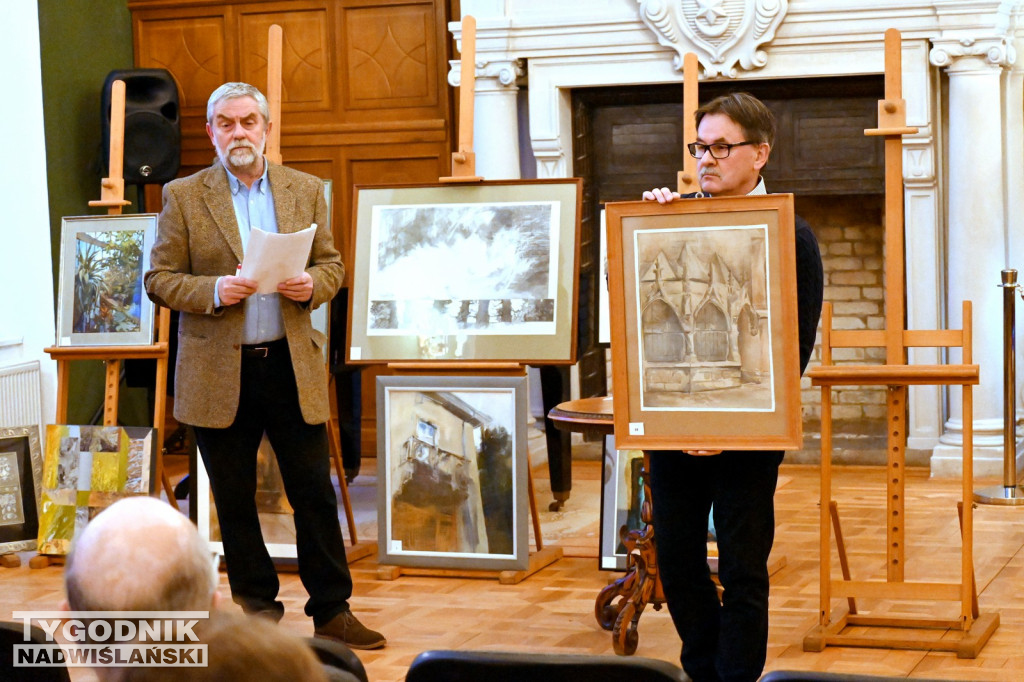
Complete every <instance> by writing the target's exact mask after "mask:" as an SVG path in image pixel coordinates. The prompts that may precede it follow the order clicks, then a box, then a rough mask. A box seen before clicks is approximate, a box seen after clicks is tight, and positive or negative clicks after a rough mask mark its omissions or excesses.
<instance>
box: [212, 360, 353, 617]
mask: <svg viewBox="0 0 1024 682" xmlns="http://www.w3.org/2000/svg"><path fill="white" fill-rule="evenodd" d="M270 345H271V346H272V349H271V351H270V353H269V355H268V356H267V357H266V358H251V357H245V356H243V358H242V378H241V396H240V399H239V405H238V413H237V414H236V415H235V421H234V423H233V424H232V425H231V426H229V427H228V428H226V429H210V428H198V427H197V428H196V429H195V432H196V443H197V445H198V446H199V451H200V453H201V454H202V457H203V462H204V463H205V464H206V470H207V472H209V475H210V488H211V490H212V492H213V499H214V503H215V504H216V506H217V517H218V519H219V522H220V530H221V536H222V538H223V542H224V559H225V561H226V562H227V570H228V582H229V583H230V584H231V595H232V598H233V599H234V600H235V601H236V602H238V603H239V604H241V605H242V606H243V607H244V608H245V609H246V610H248V611H271V612H273V613H276V614H282V613H283V612H284V605H283V604H282V603H281V602H280V601H278V599H277V593H278V590H279V588H280V583H279V581H278V578H277V571H276V569H275V568H274V562H273V560H272V559H271V558H270V555H269V553H268V552H267V548H266V545H265V544H264V542H263V535H262V533H261V531H260V522H259V517H258V515H257V511H256V501H255V495H256V453H257V450H258V449H259V445H260V440H261V439H262V437H263V433H264V431H266V434H267V438H268V439H269V440H270V444H271V446H273V448H274V452H275V454H276V455H277V462H278V465H279V467H280V469H281V479H282V482H283V483H284V489H285V493H286V494H287V496H288V501H289V503H290V504H291V506H292V508H293V509H294V510H295V533H296V540H295V542H296V549H297V554H298V564H299V577H300V578H301V580H302V584H303V585H304V586H305V588H306V591H307V592H308V593H309V600H308V601H307V602H306V609H305V610H306V615H308V616H311V617H312V618H313V623H314V625H315V626H317V627H319V626H321V625H323V624H325V623H327V622H328V621H329V620H331V618H333V617H334V616H336V615H337V614H338V613H341V612H342V611H345V610H347V609H348V600H349V598H350V597H351V596H352V576H351V575H350V574H349V570H348V563H347V561H346V559H345V543H344V540H343V539H342V536H341V526H340V525H339V523H338V502H337V498H336V497H335V494H334V486H333V485H332V484H331V472H330V457H329V451H328V446H327V428H326V426H325V425H324V424H313V425H310V424H307V423H306V422H305V421H304V420H303V418H302V413H301V411H300V409H299V398H298V392H297V390H296V386H295V374H294V371H293V370H292V364H291V359H290V357H289V355H288V345H287V343H286V342H284V341H280V342H275V343H274V344H270Z"/></svg>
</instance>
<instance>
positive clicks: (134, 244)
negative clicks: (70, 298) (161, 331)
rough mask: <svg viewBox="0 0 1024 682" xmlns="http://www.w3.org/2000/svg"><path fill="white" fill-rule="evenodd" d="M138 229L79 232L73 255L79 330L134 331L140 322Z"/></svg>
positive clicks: (140, 259) (76, 313)
mask: <svg viewBox="0 0 1024 682" xmlns="http://www.w3.org/2000/svg"><path fill="white" fill-rule="evenodd" d="M142 237H143V235H142V233H141V232H138V231H131V230H119V231H117V232H82V233H79V234H78V239H77V241H78V248H77V249H76V258H75V313H74V320H73V322H72V328H73V329H74V331H75V332H77V333H79V334H86V333H98V332H135V331H139V328H140V325H141V324H142V309H141V308H142V274H143V273H142V272H140V267H141V265H142Z"/></svg>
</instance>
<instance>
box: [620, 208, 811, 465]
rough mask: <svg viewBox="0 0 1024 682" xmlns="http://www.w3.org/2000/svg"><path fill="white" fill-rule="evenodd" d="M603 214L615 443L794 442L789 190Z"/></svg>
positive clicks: (795, 348) (795, 353)
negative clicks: (605, 223)
mask: <svg viewBox="0 0 1024 682" xmlns="http://www.w3.org/2000/svg"><path fill="white" fill-rule="evenodd" d="M605 211H606V214H607V229H608V266H609V268H608V274H609V290H610V294H611V300H610V310H611V323H612V327H611V332H612V336H611V338H612V370H613V382H614V385H615V391H614V393H613V396H614V413H615V440H616V442H617V443H618V447H619V448H624V449H631V448H639V449H645V450H720V449H733V450H793V449H799V448H800V447H801V445H802V440H803V436H802V430H801V428H802V426H801V414H800V357H799V355H800V351H799V337H798V325H797V298H796V253H795V245H794V213H793V196H792V195H791V194H771V195H765V196H745V197H725V198H703V199H686V200H683V201H675V202H672V203H670V204H665V205H661V204H658V203H657V202H653V201H631V202H617V203H615V202H613V203H609V204H607V205H606V206H605Z"/></svg>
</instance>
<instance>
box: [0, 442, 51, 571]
mask: <svg viewBox="0 0 1024 682" xmlns="http://www.w3.org/2000/svg"><path fill="white" fill-rule="evenodd" d="M42 480H43V457H42V453H41V450H40V448H39V427H38V426H36V425H34V424H33V425H32V426H6V427H0V554H9V553H11V552H25V551H30V550H33V549H35V548H36V538H37V536H38V535H39V507H40V495H41V484H42Z"/></svg>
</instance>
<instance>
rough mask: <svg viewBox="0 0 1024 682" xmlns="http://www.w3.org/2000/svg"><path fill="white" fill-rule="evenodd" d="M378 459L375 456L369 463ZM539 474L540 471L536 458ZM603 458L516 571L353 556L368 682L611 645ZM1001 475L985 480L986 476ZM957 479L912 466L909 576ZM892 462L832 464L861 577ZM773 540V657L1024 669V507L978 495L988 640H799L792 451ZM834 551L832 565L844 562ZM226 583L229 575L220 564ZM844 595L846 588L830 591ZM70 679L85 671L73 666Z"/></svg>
mask: <svg viewBox="0 0 1024 682" xmlns="http://www.w3.org/2000/svg"><path fill="white" fill-rule="evenodd" d="M371 467H372V463H371ZM537 473H538V475H543V472H542V470H541V469H540V468H538V470H537ZM599 478H600V466H599V463H598V462H594V461H589V462H588V461H583V462H576V463H575V464H574V489H573V494H572V497H571V498H570V500H569V502H568V504H567V506H566V508H565V509H564V510H563V511H562V512H554V513H552V512H547V511H546V505H547V503H548V502H549V501H550V496H549V495H548V494H547V493H546V484H547V481H545V480H543V479H540V480H538V481H537V484H538V503H539V505H540V506H541V508H542V509H545V511H544V512H543V513H542V523H543V528H544V529H545V530H544V533H545V535H546V536H547V542H549V543H553V544H561V545H563V546H564V547H565V550H566V555H567V556H566V557H565V558H563V559H561V560H560V561H558V562H557V563H555V564H554V565H552V566H550V567H548V568H546V569H543V570H542V571H541V572H539V573H537V574H536V575H534V576H532V577H530V578H528V579H527V580H525V581H524V582H522V583H520V584H518V585H501V584H499V583H498V581H497V580H480V579H476V580H474V579H463V578H424V577H409V576H404V577H401V578H399V579H398V580H394V581H382V580H378V579H377V577H376V569H377V562H376V560H375V559H374V558H367V559H362V560H360V561H357V562H355V563H354V564H353V565H352V573H353V576H354V578H355V595H354V598H353V600H352V605H353V609H354V611H355V612H356V613H357V615H358V616H359V617H360V619H362V620H363V621H364V622H365V623H366V624H367V625H370V626H371V627H375V628H378V629H380V630H381V631H383V632H384V633H385V634H386V635H387V637H388V641H389V644H388V646H387V647H386V648H384V649H381V650H379V651H370V652H359V656H360V658H361V659H362V661H363V662H364V664H365V666H366V669H367V672H368V674H369V677H370V679H371V680H372V681H374V682H387V681H391V680H403V679H404V676H405V672H406V670H407V669H408V667H409V664H410V663H411V662H412V660H413V658H414V657H415V656H416V655H417V654H418V653H420V652H421V651H424V650H427V649H437V648H451V649H488V650H514V651H534V652H573V653H595V654H610V653H612V645H611V635H610V633H608V632H606V631H604V630H601V629H600V627H599V626H598V625H597V622H596V621H595V619H594V616H593V606H594V599H595V597H596V595H597V593H598V591H599V590H600V589H601V587H603V586H604V585H605V584H607V582H608V580H609V579H611V578H613V577H617V576H618V574H615V573H609V572H604V571H599V570H598V569H597V560H596V556H597V548H598V541H597V535H596V532H597V519H598V516H599V511H598V504H599V495H598V494H597V490H598V481H599ZM998 482H999V481H987V480H986V481H978V487H981V486H983V485H994V484H997V483H998ZM959 489H960V484H959V481H958V480H941V479H938V480H933V479H931V478H929V476H928V472H927V471H925V470H911V471H909V472H908V476H907V484H906V492H907V510H908V514H907V516H908V518H907V538H908V550H907V557H908V561H907V579H908V580H910V579H928V580H948V579H949V580H958V579H959V576H958V571H959V542H960V541H959V531H958V525H957V516H956V499H957V496H958V494H959ZM884 491H885V481H884V470H883V469H882V468H875V467H837V468H836V469H835V470H834V492H835V499H836V500H837V502H838V504H839V512H840V515H841V518H842V523H843V531H844V534H845V537H846V541H847V545H848V548H849V553H850V561H851V565H852V570H853V572H854V577H855V578H880V577H882V576H883V575H884V546H883V545H884V537H885V534H884V527H883V525H882V516H883V511H884V508H885V505H884V499H883V497H884V494H885V492H884ZM776 510H777V533H776V551H777V552H779V553H781V554H783V555H784V556H785V557H786V565H785V567H784V568H782V570H781V571H779V572H778V573H776V574H775V575H774V576H773V579H772V592H771V613H770V638H769V648H768V662H767V667H766V670H775V669H796V670H818V671H829V672H842V673H862V674H875V675H892V676H899V677H908V678H914V677H928V678H939V679H950V680H999V681H1005V682H1010V681H1014V682H1017V681H1019V680H1024V649H1022V647H1021V642H1022V641H1024V516H1022V515H1024V509H1015V508H1008V507H992V506H980V507H978V508H977V510H976V512H975V541H976V545H975V556H976V564H977V565H976V571H977V580H978V590H979V595H980V596H979V598H980V606H981V610H982V611H983V612H990V611H997V612H999V614H1000V617H1001V624H1000V626H999V628H998V629H997V630H996V632H995V634H994V635H993V637H992V639H991V640H990V641H989V642H988V644H987V645H986V646H985V648H984V649H983V650H982V651H981V654H980V655H979V656H978V657H977V658H976V659H973V660H958V659H957V658H956V657H955V654H949V653H938V652H928V651H904V650H894V649H854V648H842V647H828V648H826V649H825V650H824V651H823V652H821V653H805V652H804V651H803V650H802V641H803V637H804V634H805V633H806V632H807V631H808V630H809V629H810V628H811V627H812V626H813V625H814V624H815V623H816V620H817V612H818V469H817V467H814V466H806V465H784V466H783V470H782V477H781V480H780V488H779V490H778V493H777V495H776ZM22 556H23V565H22V567H20V568H14V569H0V618H5V619H9V618H10V616H11V612H12V611H13V610H15V609H18V610H29V609H52V608H54V607H55V605H56V604H58V603H59V602H60V600H61V594H62V590H61V577H62V573H61V572H62V569H61V568H60V567H50V568H46V569H37V570H31V569H29V568H28V567H27V559H28V558H29V557H30V556H31V554H28V553H26V554H23V555H22ZM837 563H838V562H836V561H833V565H834V566H836V568H835V570H836V575H837V576H838V571H839V569H838V566H837ZM222 591H223V592H224V593H225V594H227V592H228V589H227V581H226V578H224V577H222ZM282 598H283V600H284V602H285V604H286V607H287V613H286V616H285V618H284V620H283V621H282V627H284V628H287V629H288V630H290V631H293V632H295V633H297V634H300V635H309V634H311V632H312V624H311V623H310V621H309V619H307V618H306V617H305V616H304V615H303V614H302V605H303V603H304V602H305V592H304V590H303V588H302V585H301V583H300V582H299V579H298V577H297V576H296V575H295V574H289V573H285V574H282ZM836 604H839V600H837V601H836ZM858 606H859V607H860V609H861V610H862V611H865V610H871V611H881V612H889V613H894V612H900V613H915V612H922V611H923V612H925V613H927V614H929V615H943V614H955V612H956V608H955V605H946V604H935V605H932V606H927V605H926V606H923V607H922V606H921V605H920V604H916V605H914V604H898V603H892V604H889V603H885V604H868V603H860V604H858ZM639 634H640V642H639V647H638V650H637V655H639V656H647V657H651V658H659V659H663V660H667V661H671V662H673V663H676V664H678V655H679V646H680V643H679V639H678V638H677V636H676V634H675V630H674V629H673V627H672V624H671V621H670V620H669V616H668V613H667V611H664V610H663V611H660V612H655V611H653V610H648V611H647V612H646V613H645V614H644V615H643V617H642V618H641V619H640V629H639ZM73 679H75V680H76V682H78V681H81V680H88V679H91V676H90V675H89V674H88V673H83V672H76V673H75V674H74V676H73Z"/></svg>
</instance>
